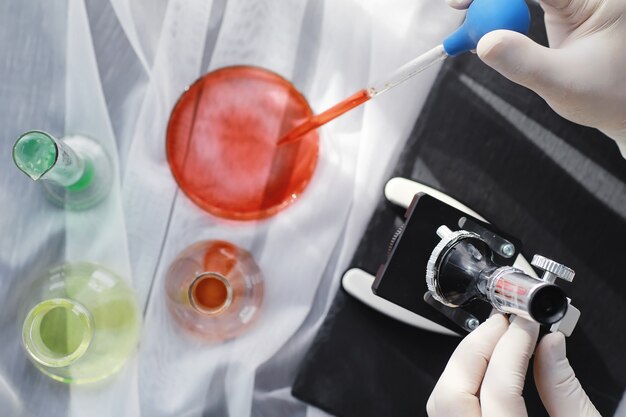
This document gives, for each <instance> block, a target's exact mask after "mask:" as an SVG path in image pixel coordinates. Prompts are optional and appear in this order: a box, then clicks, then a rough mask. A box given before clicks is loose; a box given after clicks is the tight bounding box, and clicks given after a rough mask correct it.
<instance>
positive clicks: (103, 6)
mask: <svg viewBox="0 0 626 417" xmlns="http://www.w3.org/2000/svg"><path fill="white" fill-rule="evenodd" d="M462 17H463V14H462V13H461V12H457V11H453V10H451V9H449V8H448V7H447V6H446V5H445V3H444V2H443V1H440V0H420V1H415V0H169V1H167V0H151V1H138V0H110V2H109V1H105V0H102V1H100V0H65V1H61V0H59V1H54V2H44V1H40V2H19V1H5V2H2V3H1V4H0V45H1V46H2V50H3V59H2V60H1V61H0V77H1V78H0V80H1V81H0V92H1V94H0V109H1V111H0V121H1V123H2V126H3V132H4V133H3V139H2V149H3V151H2V153H1V155H2V158H3V160H2V162H3V163H2V165H0V171H1V175H0V198H1V202H2V210H1V213H2V216H0V226H1V230H2V231H3V233H2V236H1V237H0V274H1V277H0V300H2V302H1V303H0V334H2V343H0V409H2V410H8V411H6V412H4V411H3V412H2V415H7V416H10V415H24V416H36V415H43V414H44V413H45V415H48V416H85V415H88V416H93V417H100V416H102V417H104V416H116V417H123V416H139V415H143V416H150V417H158V416H174V415H175V416H190V417H191V416H226V415H229V416H237V417H245V416H321V415H325V414H324V413H323V412H321V411H320V410H316V409H314V408H312V407H309V406H307V405H305V404H303V403H301V402H299V401H298V400H296V399H294V398H293V397H292V396H291V394H290V385H291V383H292V381H293V378H294V377H295V373H296V370H297V366H298V363H299V361H300V359H301V358H302V357H303V355H304V353H305V352H306V350H307V348H308V346H309V345H310V342H311V341H312V338H313V336H314V335H315V333H316V331H317V329H318V328H319V325H320V324H321V322H322V319H323V317H324V314H325V312H326V311H327V309H328V307H329V305H330V302H331V301H332V297H333V295H334V293H335V291H336V290H337V288H338V285H339V278H340V276H341V274H342V272H343V271H344V270H345V269H347V267H348V266H349V261H350V258H351V256H352V253H353V251H354V249H355V248H356V246H357V244H358V241H359V238H360V236H361V233H362V232H363V230H364V227H365V225H366V223H367V221H368V219H369V216H370V214H371V213H372V211H373V209H374V207H375V203H376V201H377V200H378V199H379V198H380V196H381V193H382V187H383V184H384V181H385V180H386V179H387V175H388V173H389V172H390V169H391V167H392V164H393V161H394V158H395V156H397V155H398V153H399V152H401V149H402V144H403V142H404V140H405V139H406V137H407V136H408V134H409V132H410V130H411V128H412V126H413V124H414V122H415V119H416V118H417V116H418V114H419V112H420V110H421V107H422V105H423V103H424V100H425V98H426V95H427V94H428V92H429V89H430V87H431V85H432V82H433V80H434V78H435V76H436V73H437V69H438V68H439V66H437V67H433V68H430V69H429V70H427V71H426V72H424V73H423V74H421V75H420V76H419V77H417V78H416V79H414V80H411V81H409V82H408V83H406V84H405V85H404V86H402V87H399V88H398V89H395V90H393V91H390V92H389V93H387V94H385V95H384V96H382V97H380V98H377V99H376V100H375V101H373V102H370V103H367V104H365V105H364V106H362V107H360V108H358V109H355V110H353V111H352V112H351V113H349V114H346V115H345V116H343V117H342V118H341V119H338V120H336V121H334V122H332V123H331V124H329V125H328V126H325V127H324V128H322V131H321V144H320V160H319V165H318V167H317V171H316V173H315V176H314V178H313V181H312V183H311V184H310V186H309V188H308V189H307V190H306V192H305V193H304V194H303V196H302V198H301V199H300V200H299V201H297V202H296V203H295V204H294V205H293V206H291V207H289V208H288V209H286V210H284V211H283V212H281V213H279V214H278V215H276V216H274V217H272V218H270V219H268V220H265V221H260V222H224V221H222V220H220V219H217V218H214V217H212V216H210V215H208V214H207V213H205V212H203V211H202V210H200V209H199V208H198V207H196V206H195V205H194V204H193V203H192V202H191V201H190V200H189V199H187V197H186V196H185V195H184V193H182V192H181V191H180V190H179V189H178V188H177V186H176V183H175V181H174V180H173V178H172V176H171V174H170V170H169V166H168V164H167V161H166V157H165V145H164V142H165V133H164V132H165V126H166V124H167V121H168V117H169V114H170V111H171V109H172V107H173V105H174V103H175V102H176V100H177V99H178V97H179V95H180V94H181V93H182V92H183V90H184V88H185V87H186V86H187V85H189V84H191V83H192V82H193V81H194V80H196V79H197V78H198V77H200V76H201V75H202V74H204V73H206V72H207V71H210V70H213V69H216V68H220V67H223V66H228V65H235V64H248V65H256V66H260V67H264V68H267V69H270V70H272V71H275V72H277V73H279V74H281V75H283V76H284V77H286V78H288V79H290V80H292V81H293V82H294V84H295V85H296V87H297V88H298V89H300V91H302V92H303V93H304V95H305V96H306V97H307V98H308V100H309V102H310V104H311V106H312V107H313V109H314V110H315V111H321V110H324V109H325V108H327V107H328V106H330V105H332V104H334V103H335V102H336V101H338V100H341V99H343V98H345V97H346V96H348V95H349V94H352V93H353V92H355V91H356V90H358V89H360V88H362V87H365V86H367V85H368V83H369V82H372V81H376V80H378V79H380V78H382V77H384V76H385V74H386V73H388V72H390V71H392V70H393V69H394V68H396V67H397V66H399V65H400V64H402V63H404V62H405V61H407V60H408V59H410V58H412V57H414V56H416V55H417V54H420V53H421V52H424V51H426V50H428V49H430V48H431V47H432V46H434V45H436V44H438V43H440V42H441V41H442V39H443V38H444V36H445V35H446V34H447V33H449V32H450V31H452V30H453V29H454V28H455V27H456V26H457V25H458V24H459V23H460V21H461V20H462ZM29 129H41V130H47V131H49V132H51V133H53V134H56V135H63V134H64V133H83V134H87V135H89V136H91V137H93V138H95V139H97V140H98V141H99V142H100V143H101V144H102V145H103V146H104V147H105V148H106V149H107V150H108V151H109V153H110V154H111V156H112V158H113V160H114V164H115V167H116V178H115V184H114V188H113V191H112V193H111V196H110V197H109V198H108V199H107V200H106V201H105V202H104V203H102V204H100V205H99V206H97V207H95V208H93V209H90V210H88V211H84V212H64V211H63V210H61V209H59V208H57V207H54V206H53V205H51V204H50V203H49V202H48V201H47V200H46V199H45V197H44V195H43V191H42V189H41V187H40V186H39V184H36V183H33V182H31V181H29V180H28V179H27V178H26V177H25V176H24V175H23V174H21V173H20V172H18V170H17V169H16V168H15V167H14V166H13V164H12V161H11V156H10V150H11V146H12V144H13V141H14V140H15V138H16V137H17V136H18V135H19V134H20V133H21V132H23V131H25V130H29ZM203 239H224V240H228V241H231V242H233V243H235V244H237V245H239V246H241V247H243V248H246V249H248V250H249V251H250V252H251V253H252V254H253V256H254V257H255V259H256V260H257V262H258V263H259V265H260V267H261V269H262V271H263V273H264V276H265V289H266V292H265V299H264V305H263V309H262V312H261V315H260V317H259V320H258V322H257V323H256V325H255V326H254V328H253V329H251V330H250V331H249V332H247V333H246V334H244V335H242V336H241V337H239V338H237V339H235V340H232V341H229V342H226V343H223V344H206V343H200V342H197V341H194V340H193V339H189V338H188V337H186V336H184V335H182V334H181V333H180V332H179V331H178V329H177V328H176V326H175V324H174V323H173V322H172V321H171V320H170V318H169V315H168V311H167V310H166V308H165V303H164V297H163V286H164V282H163V280H164V275H165V271H166V270H167V267H168V265H169V263H170V262H171V261H172V260H173V259H174V258H175V256H176V255H177V254H178V253H179V252H180V251H181V250H183V249H184V248H185V247H187V246H188V245H190V244H192V243H194V242H196V241H199V240H203ZM74 260H87V261H92V262H97V263H101V264H103V265H105V266H107V267H108V268H110V269H112V270H114V271H116V272H118V273H119V274H120V275H122V276H124V277H125V278H126V279H127V280H128V281H129V282H130V283H131V285H132V286H133V287H134V289H135V291H136V293H137V297H138V302H139V304H140V307H141V310H142V311H143V314H144V317H143V330H142V337H141V342H140V345H139V348H138V350H137V354H136V355H135V356H134V357H133V358H132V359H131V360H130V361H129V363H128V365H127V366H126V367H125V368H124V369H123V371H122V372H121V373H119V374H118V375H116V376H115V377H113V378H111V379H110V380H107V381H105V382H103V383H100V384H97V385H95V386H94V385H88V386H66V385H62V384H59V383H57V382H54V381H51V380H49V379H48V378H46V377H45V376H43V375H41V374H40V373H39V372H38V371H37V370H36V369H35V368H34V367H33V366H32V365H31V364H30V363H29V362H28V360H27V359H26V356H25V354H24V353H23V352H22V350H21V347H20V343H19V327H20V323H18V322H17V310H18V307H19V298H20V297H19V294H20V291H22V290H23V287H24V286H25V283H26V282H28V280H29V279H32V277H34V276H36V275H37V273H38V272H40V271H42V270H43V269H45V268H47V267H49V266H51V265H54V264H58V263H61V262H65V261H74Z"/></svg>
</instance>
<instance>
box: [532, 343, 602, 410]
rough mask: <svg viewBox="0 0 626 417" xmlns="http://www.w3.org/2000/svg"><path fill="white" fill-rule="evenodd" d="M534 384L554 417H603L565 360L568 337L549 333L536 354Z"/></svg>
mask: <svg viewBox="0 0 626 417" xmlns="http://www.w3.org/2000/svg"><path fill="white" fill-rule="evenodd" d="M533 370H534V372H535V384H536V385H537V391H538V392H539V396H540V397H541V401H543V405H544V406H545V407H546V410H547V411H548V414H550V416H551V417H578V416H581V417H582V416H584V417H600V413H598V410H596V407H594V405H593V404H592V403H591V401H590V400H589V397H587V394H585V391H583V388H582V387H581V386H580V382H578V379H576V376H575V375H574V370H573V369H572V367H571V366H570V364H569V362H568V360H567V358H566V357H565V336H563V333H559V332H557V333H550V334H548V335H546V336H544V337H543V338H542V339H541V341H540V342H539V346H537V349H536V350H535V364H534V367H533Z"/></svg>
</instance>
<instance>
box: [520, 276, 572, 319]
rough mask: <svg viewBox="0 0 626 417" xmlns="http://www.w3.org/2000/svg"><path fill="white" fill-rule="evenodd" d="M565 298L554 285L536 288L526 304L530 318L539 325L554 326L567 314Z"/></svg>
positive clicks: (563, 293) (562, 292) (561, 291)
mask: <svg viewBox="0 0 626 417" xmlns="http://www.w3.org/2000/svg"><path fill="white" fill-rule="evenodd" d="M567 304H568V303H567V297H566V296H565V292H564V291H563V290H562V289H561V288H560V287H557V286H556V285H553V284H552V285H551V284H548V285H545V286H543V287H540V288H538V289H537V290H536V291H535V293H534V295H532V296H531V299H530V301H529V303H528V305H529V308H528V312H529V313H530V316H531V317H532V318H533V319H535V320H536V321H537V322H539V323H541V324H546V325H550V324H554V323H556V322H558V321H559V320H561V319H562V318H563V317H564V316H565V313H567Z"/></svg>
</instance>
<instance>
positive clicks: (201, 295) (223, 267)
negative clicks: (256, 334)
mask: <svg viewBox="0 0 626 417" xmlns="http://www.w3.org/2000/svg"><path fill="white" fill-rule="evenodd" d="M263 288H264V287H263V275H262V273H261V270H260V269H259V267H258V265H257V263H256V262H255V261H254V259H253V258H252V255H251V254H250V253H249V252H247V251H246V250H244V249H241V248H239V247H237V246H236V245H234V244H232V243H230V242H226V241H222V240H206V241H201V242H197V243H195V244H193V245H191V246H189V247H188V248H186V249H185V250H183V251H182V252H181V253H180V254H179V255H178V256H177V257H176V259H175V260H174V261H173V262H172V264H171V265H170V267H169V269H168V272H167V275H166V278H165V295H166V303H167V306H168V309H169V311H170V313H171V315H172V317H173V318H174V320H175V321H176V323H177V324H178V326H179V327H180V328H181V329H183V330H184V331H185V332H186V333H188V334H191V335H193V336H195V337H197V338H199V339H203V340H205V341H208V342H220V341H225V340H228V339H232V338H234V337H237V336H238V335H240V334H241V333H243V332H244V331H245V330H246V329H248V328H249V327H250V326H252V324H253V323H254V322H255V320H256V318H257V316H258V312H259V309H260V308H261V304H262V302H263Z"/></svg>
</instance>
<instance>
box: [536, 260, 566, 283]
mask: <svg viewBox="0 0 626 417" xmlns="http://www.w3.org/2000/svg"><path fill="white" fill-rule="evenodd" d="M530 264H531V265H532V266H535V267H537V268H539V269H541V270H543V271H544V273H543V276H542V277H541V279H543V280H544V281H546V282H549V283H551V284H553V283H554V281H556V279H557V278H561V279H563V280H565V281H568V282H572V281H573V280H574V275H576V273H575V272H574V270H573V269H571V268H568V267H566V266H565V265H562V264H560V263H558V262H554V261H553V260H552V259H548V258H546V257H543V256H541V255H535V256H533V260H532V262H531V263H530Z"/></svg>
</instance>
